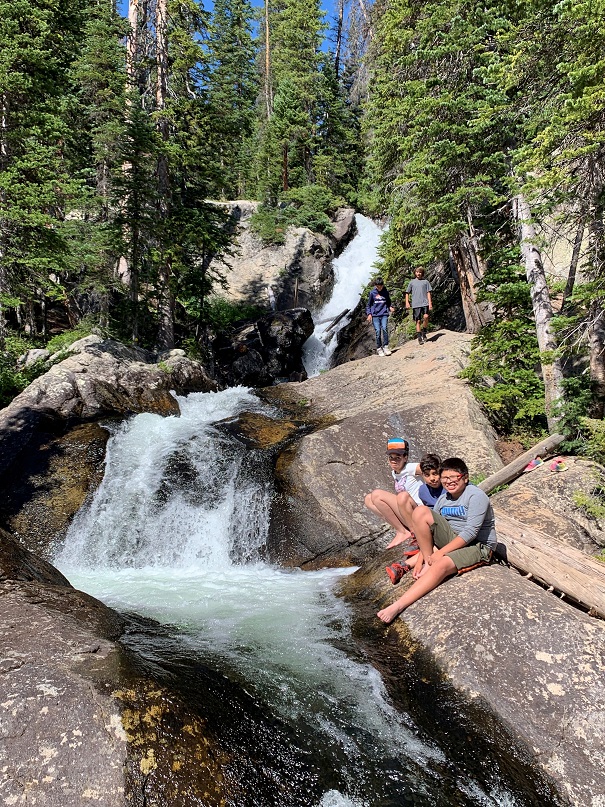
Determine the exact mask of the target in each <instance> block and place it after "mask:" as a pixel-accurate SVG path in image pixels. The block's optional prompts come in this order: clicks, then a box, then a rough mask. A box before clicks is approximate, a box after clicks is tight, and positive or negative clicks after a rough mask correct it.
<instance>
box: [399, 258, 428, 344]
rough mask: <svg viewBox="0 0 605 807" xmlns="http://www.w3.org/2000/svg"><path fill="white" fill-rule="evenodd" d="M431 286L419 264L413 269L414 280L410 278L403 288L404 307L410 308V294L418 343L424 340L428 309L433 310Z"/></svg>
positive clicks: (422, 342)
mask: <svg viewBox="0 0 605 807" xmlns="http://www.w3.org/2000/svg"><path fill="white" fill-rule="evenodd" d="M432 292H433V289H432V286H431V284H430V283H429V281H428V280H426V279H425V277H424V269H423V268H422V267H421V266H419V267H418V268H417V269H414V280H410V282H409V283H408V287H407V289H406V290H405V308H406V311H409V309H410V295H411V296H412V314H413V316H414V321H415V323H416V336H417V337H418V344H420V345H423V344H424V343H425V342H426V330H427V328H428V325H429V311H432V310H433V296H432Z"/></svg>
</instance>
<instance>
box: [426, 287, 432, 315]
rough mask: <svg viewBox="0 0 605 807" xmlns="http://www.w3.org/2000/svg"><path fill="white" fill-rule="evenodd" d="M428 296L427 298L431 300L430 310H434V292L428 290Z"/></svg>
mask: <svg viewBox="0 0 605 807" xmlns="http://www.w3.org/2000/svg"><path fill="white" fill-rule="evenodd" d="M426 296H427V299H428V301H429V311H432V310H433V293H432V292H430V291H427V293H426Z"/></svg>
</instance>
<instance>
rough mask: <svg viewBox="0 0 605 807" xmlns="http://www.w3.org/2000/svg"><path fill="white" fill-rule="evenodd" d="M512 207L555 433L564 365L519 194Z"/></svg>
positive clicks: (527, 211)
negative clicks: (558, 353)
mask: <svg viewBox="0 0 605 807" xmlns="http://www.w3.org/2000/svg"><path fill="white" fill-rule="evenodd" d="M512 209H513V216H514V218H515V221H516V222H517V227H518V231H519V241H520V248H521V259H522V262H523V265H524V266H525V275H526V277H527V282H528V284H529V290H530V295H531V301H532V308H533V312H534V320H535V323H536V335H537V338H538V347H539V349H540V365H541V368H542V378H543V381H544V393H545V399H546V419H547V423H548V428H549V431H550V432H554V431H556V427H557V422H558V418H557V417H556V416H555V415H554V414H553V407H554V405H555V403H556V402H557V401H558V400H560V398H561V397H562V395H563V387H562V383H563V368H562V366H561V360H560V358H559V357H558V356H557V343H556V340H555V338H554V335H553V332H552V328H551V321H552V318H553V308H552V303H551V300H550V294H549V291H548V286H547V283H546V274H545V272H544V265H543V263H542V256H541V253H540V249H539V247H538V245H537V236H536V230H535V226H534V223H533V221H532V216H531V210H530V208H529V204H528V203H527V201H526V199H525V197H524V196H523V195H522V194H519V195H518V196H516V197H515V198H514V199H513V205H512Z"/></svg>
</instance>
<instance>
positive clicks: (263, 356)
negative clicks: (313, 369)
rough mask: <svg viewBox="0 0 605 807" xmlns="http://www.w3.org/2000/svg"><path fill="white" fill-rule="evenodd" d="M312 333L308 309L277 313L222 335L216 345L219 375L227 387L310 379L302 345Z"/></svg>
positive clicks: (293, 309) (264, 384)
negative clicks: (303, 358) (304, 364)
mask: <svg viewBox="0 0 605 807" xmlns="http://www.w3.org/2000/svg"><path fill="white" fill-rule="evenodd" d="M312 333H313V319H312V318H311V314H310V312H309V310H308V309H306V308H291V309H288V310H287V311H275V312H273V313H272V314H267V315H266V316H264V317H261V318H260V319H259V320H257V321H256V322H253V323H248V324H246V325H243V326H242V327H240V328H237V329H236V330H234V331H233V332H232V333H231V334H229V333H228V332H226V331H225V332H223V333H222V334H221V335H220V336H219V337H217V339H216V340H215V342H214V344H213V350H214V353H215V357H216V366H215V370H216V374H217V376H218V377H219V379H220V380H221V383H223V384H225V385H227V386H234V385H237V384H241V385H243V386H247V387H256V386H267V385H270V384H273V383H274V382H275V381H278V380H279V381H283V380H284V379H291V380H302V379H304V378H306V377H307V374H306V372H305V368H304V366H303V363H302V346H303V345H304V343H305V342H306V340H307V339H308V338H309V336H310V335H311V334H312Z"/></svg>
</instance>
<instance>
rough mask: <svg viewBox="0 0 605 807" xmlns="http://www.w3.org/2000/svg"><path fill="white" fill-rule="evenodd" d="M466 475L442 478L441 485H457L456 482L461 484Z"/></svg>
mask: <svg viewBox="0 0 605 807" xmlns="http://www.w3.org/2000/svg"><path fill="white" fill-rule="evenodd" d="M463 476H464V474H457V475H456V476H442V477H441V484H442V485H455V484H456V482H459V481H460V480H461V479H462V477H463Z"/></svg>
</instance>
